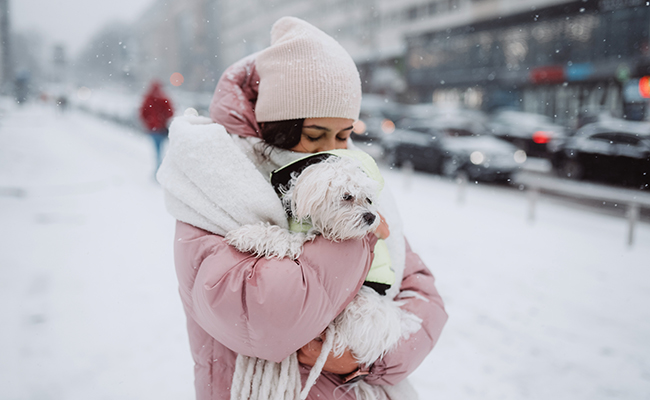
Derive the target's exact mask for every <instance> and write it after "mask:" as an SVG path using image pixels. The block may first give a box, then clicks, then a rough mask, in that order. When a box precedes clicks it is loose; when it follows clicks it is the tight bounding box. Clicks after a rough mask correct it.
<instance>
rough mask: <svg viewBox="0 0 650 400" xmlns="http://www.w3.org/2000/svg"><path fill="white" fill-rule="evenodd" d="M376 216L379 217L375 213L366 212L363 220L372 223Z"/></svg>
mask: <svg viewBox="0 0 650 400" xmlns="http://www.w3.org/2000/svg"><path fill="white" fill-rule="evenodd" d="M376 218H377V217H376V216H375V214H373V213H365V214H363V220H364V221H365V223H366V224H368V225H372V223H373V222H375V219H376Z"/></svg>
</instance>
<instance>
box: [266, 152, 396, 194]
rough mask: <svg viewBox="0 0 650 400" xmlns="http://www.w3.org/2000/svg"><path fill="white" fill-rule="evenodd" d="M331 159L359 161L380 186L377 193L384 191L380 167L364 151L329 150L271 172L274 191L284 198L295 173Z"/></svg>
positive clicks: (362, 167)
mask: <svg viewBox="0 0 650 400" xmlns="http://www.w3.org/2000/svg"><path fill="white" fill-rule="evenodd" d="M331 157H348V158H352V159H354V160H357V161H359V163H360V166H361V169H362V170H363V171H364V172H365V173H366V175H368V176H369V177H370V178H371V179H373V180H375V181H376V182H377V183H378V184H379V188H378V189H377V192H380V191H381V189H383V187H384V178H383V177H382V176H381V173H380V172H379V167H377V163H376V162H375V160H374V159H373V158H372V157H370V156H369V155H368V154H366V153H364V152H363V151H360V150H347V149H339V150H329V151H323V152H320V153H314V154H310V155H308V156H305V157H303V158H300V159H298V160H296V161H294V162H292V163H289V164H287V165H285V166H283V167H281V168H278V169H276V170H275V171H273V172H271V185H273V189H275V192H276V193H277V194H278V196H282V194H283V191H284V190H286V189H288V187H289V182H290V181H291V177H292V175H294V173H296V174H297V175H300V174H301V173H302V171H304V170H305V169H306V168H307V167H309V166H311V165H314V164H318V163H320V162H323V161H325V160H327V159H329V158H331Z"/></svg>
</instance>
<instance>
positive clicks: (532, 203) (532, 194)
mask: <svg viewBox="0 0 650 400" xmlns="http://www.w3.org/2000/svg"><path fill="white" fill-rule="evenodd" d="M538 198H539V188H538V187H531V188H529V189H528V221H529V222H531V223H532V222H534V221H535V208H536V206H537V199H538Z"/></svg>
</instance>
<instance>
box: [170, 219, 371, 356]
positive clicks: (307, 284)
mask: <svg viewBox="0 0 650 400" xmlns="http://www.w3.org/2000/svg"><path fill="white" fill-rule="evenodd" d="M376 240H377V239H376V237H375V235H374V234H369V235H367V236H366V237H365V238H363V239H361V240H349V241H344V242H338V243H334V242H330V241H328V240H325V239H323V238H321V237H318V238H316V239H315V240H314V241H313V242H308V243H306V244H305V246H304V251H303V254H302V255H301V256H300V257H299V258H298V259H297V260H295V261H294V260H290V259H286V258H285V259H282V260H278V259H271V260H267V259H264V258H262V259H257V258H255V257H252V256H250V255H248V254H244V253H240V252H238V251H237V250H235V249H234V248H232V247H231V246H229V245H228V244H227V243H226V242H225V240H224V239H223V237H221V236H218V235H213V234H210V233H208V232H205V231H203V230H200V229H198V228H195V227H192V226H190V225H187V224H184V223H182V222H179V223H178V225H177V234H176V242H175V259H176V260H175V261H176V268H177V274H178V277H179V282H180V286H181V287H180V291H181V297H182V298H183V302H184V305H185V307H186V310H188V313H189V314H190V315H191V316H192V318H193V319H195V320H196V322H197V323H198V324H199V325H200V326H201V327H202V328H203V329H204V330H205V331H206V332H207V333H208V334H210V335H211V336H213V337H214V338H215V339H217V340H218V341H219V342H221V343H222V344H224V345H225V346H227V347H229V348H230V349H231V350H233V351H235V352H237V353H241V354H245V355H248V356H255V357H258V358H263V359H267V360H272V361H276V362H279V361H281V360H283V359H284V358H286V357H287V356H288V355H289V354H291V353H292V352H294V351H296V350H298V349H299V348H300V347H302V346H303V345H305V344H306V343H308V342H309V341H311V340H312V339H313V338H315V337H317V336H318V335H319V334H320V333H321V332H322V331H323V330H324V329H325V328H326V327H327V325H328V324H329V322H330V321H331V320H333V319H334V318H335V317H336V316H337V315H338V314H339V313H340V312H341V311H342V310H343V308H345V306H346V305H347V304H348V303H349V302H350V301H351V300H352V298H353V297H354V295H355V294H356V293H357V291H358V290H359V287H360V286H361V284H362V283H363V280H364V277H365V276H366V274H367V273H368V270H369V269H370V264H371V262H372V249H373V248H374V245H375V243H376Z"/></svg>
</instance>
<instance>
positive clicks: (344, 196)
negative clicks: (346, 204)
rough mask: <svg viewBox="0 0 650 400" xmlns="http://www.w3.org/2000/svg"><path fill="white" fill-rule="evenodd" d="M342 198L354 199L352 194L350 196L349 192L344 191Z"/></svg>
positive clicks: (346, 199)
mask: <svg viewBox="0 0 650 400" xmlns="http://www.w3.org/2000/svg"><path fill="white" fill-rule="evenodd" d="M343 200H345V201H352V200H354V196H352V195H351V194H350V193H346V194H344V195H343Z"/></svg>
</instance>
